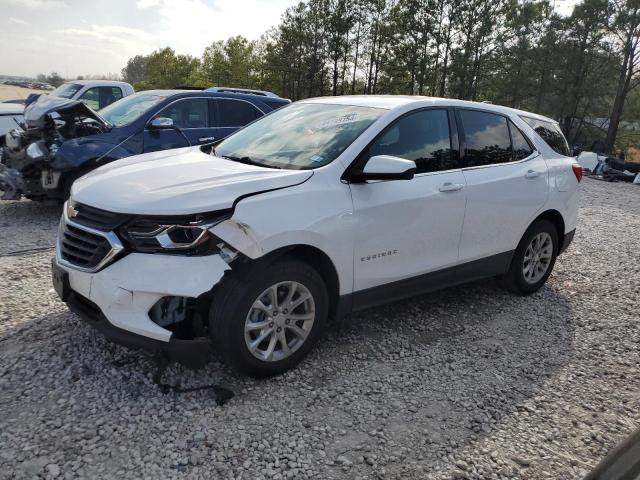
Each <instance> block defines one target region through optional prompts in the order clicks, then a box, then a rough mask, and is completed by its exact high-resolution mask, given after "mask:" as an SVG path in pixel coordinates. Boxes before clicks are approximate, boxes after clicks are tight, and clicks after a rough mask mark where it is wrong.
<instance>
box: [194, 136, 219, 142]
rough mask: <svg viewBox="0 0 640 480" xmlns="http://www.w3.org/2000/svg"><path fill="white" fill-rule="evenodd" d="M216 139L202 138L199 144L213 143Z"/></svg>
mask: <svg viewBox="0 0 640 480" xmlns="http://www.w3.org/2000/svg"><path fill="white" fill-rule="evenodd" d="M215 139H216V137H200V138H199V139H198V142H200V143H206V142H213V141H214V140H215Z"/></svg>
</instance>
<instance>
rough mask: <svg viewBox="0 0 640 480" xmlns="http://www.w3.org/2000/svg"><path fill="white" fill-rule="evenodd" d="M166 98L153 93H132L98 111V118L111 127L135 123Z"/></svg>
mask: <svg viewBox="0 0 640 480" xmlns="http://www.w3.org/2000/svg"><path fill="white" fill-rule="evenodd" d="M165 98H166V97H164V96H162V95H156V94H153V93H134V94H133V95H129V96H128V97H124V98H123V99H122V100H118V101H117V102H114V103H112V104H111V105H109V106H107V107H104V108H103V109H102V110H100V116H101V117H102V118H104V119H105V120H106V121H107V122H109V123H110V124H111V125H114V126H116V127H122V126H124V125H129V124H130V123H132V122H135V121H136V120H137V119H138V118H140V116H142V114H143V113H145V112H146V111H147V110H149V109H150V108H151V107H153V106H154V105H157V104H158V103H160V102H161V101H162V100H164V99H165Z"/></svg>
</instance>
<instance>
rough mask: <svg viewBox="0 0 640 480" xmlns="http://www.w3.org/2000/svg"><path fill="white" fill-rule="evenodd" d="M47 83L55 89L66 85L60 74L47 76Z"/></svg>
mask: <svg viewBox="0 0 640 480" xmlns="http://www.w3.org/2000/svg"><path fill="white" fill-rule="evenodd" d="M47 82H48V83H49V84H50V85H53V86H54V87H59V86H60V85H62V84H63V83H64V78H62V77H61V76H60V74H59V73H58V72H51V73H50V74H49V75H48V76H47Z"/></svg>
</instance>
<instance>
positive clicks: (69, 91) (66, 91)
mask: <svg viewBox="0 0 640 480" xmlns="http://www.w3.org/2000/svg"><path fill="white" fill-rule="evenodd" d="M81 88H82V85H78V84H77V83H63V84H62V85H60V86H59V87H58V88H56V89H55V90H54V91H53V92H51V93H50V95H53V96H54V97H60V98H71V97H73V95H74V94H75V93H76V92H77V91H78V90H80V89H81Z"/></svg>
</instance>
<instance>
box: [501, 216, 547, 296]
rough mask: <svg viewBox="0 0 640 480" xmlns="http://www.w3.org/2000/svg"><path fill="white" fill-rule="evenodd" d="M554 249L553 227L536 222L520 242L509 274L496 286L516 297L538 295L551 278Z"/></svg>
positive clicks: (540, 221)
mask: <svg viewBox="0 0 640 480" xmlns="http://www.w3.org/2000/svg"><path fill="white" fill-rule="evenodd" d="M558 247H559V245H558V232H557V230H556V227H555V225H554V224H553V223H551V222H550V221H549V220H545V219H540V220H537V221H536V222H534V223H533V224H532V225H531V226H530V227H529V229H528V230H527V231H526V232H525V234H524V235H523V237H522V239H521V240H520V243H519V244H518V248H516V251H515V252H514V254H513V258H512V259H511V265H510V267H509V271H508V272H507V273H506V274H505V275H503V276H502V277H501V278H500V284H501V285H502V286H503V287H504V288H506V289H507V290H510V291H512V292H515V293H518V294H520V295H529V294H531V293H534V292H536V291H538V290H539V289H540V288H541V287H542V285H544V283H545V282H546V281H547V278H549V275H551V271H552V270H553V266H554V265H555V262H556V257H557V255H558Z"/></svg>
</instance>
